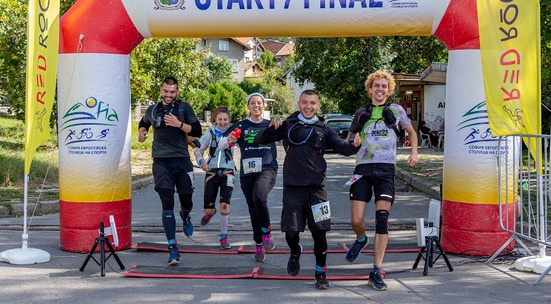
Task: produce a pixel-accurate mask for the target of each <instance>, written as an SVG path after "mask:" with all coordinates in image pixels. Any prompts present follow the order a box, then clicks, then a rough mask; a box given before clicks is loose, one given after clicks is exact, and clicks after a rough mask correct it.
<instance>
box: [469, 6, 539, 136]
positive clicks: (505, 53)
mask: <svg viewBox="0 0 551 304" xmlns="http://www.w3.org/2000/svg"><path fill="white" fill-rule="evenodd" d="M476 3H477V9H478V29H479V34H480V53H481V56H482V72H483V76H484V89H485V93H486V106H487V110H488V121H489V123H490V128H491V132H492V135H493V136H505V135H511V134H541V74H540V67H541V57H540V56H541V54H540V52H541V51H540V49H541V48H540V5H539V0H508V1H495V0H479V1H476Z"/></svg>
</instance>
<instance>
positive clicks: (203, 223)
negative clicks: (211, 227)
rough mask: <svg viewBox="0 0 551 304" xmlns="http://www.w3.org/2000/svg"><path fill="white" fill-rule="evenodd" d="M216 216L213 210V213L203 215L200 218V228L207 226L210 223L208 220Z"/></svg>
mask: <svg viewBox="0 0 551 304" xmlns="http://www.w3.org/2000/svg"><path fill="white" fill-rule="evenodd" d="M215 214H216V209H214V213H213V214H208V213H205V215H203V217H202V218H201V226H205V225H206V224H208V223H209V222H210V219H211V218H212V217H213V216H214V215H215Z"/></svg>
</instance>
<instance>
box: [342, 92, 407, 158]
mask: <svg viewBox="0 0 551 304" xmlns="http://www.w3.org/2000/svg"><path fill="white" fill-rule="evenodd" d="M383 108H384V107H383V106H379V107H375V106H374V107H373V112H372V114H371V118H370V119H369V120H368V121H367V122H366V123H365V125H364V126H363V128H362V129H361V130H360V135H361V138H362V145H361V147H360V149H359V150H358V152H357V153H356V165H361V164H373V163H385V164H396V141H397V140H396V139H397V134H396V132H395V131H394V130H393V129H392V128H389V127H387V125H386V124H385V122H384V121H383V120H382V115H383ZM389 108H390V109H391V110H392V112H393V113H394V116H395V117H396V126H398V125H400V126H402V127H403V128H406V127H407V126H409V124H410V123H411V119H409V117H408V116H407V114H406V111H405V110H404V108H402V107H401V106H400V105H398V104H395V103H391V104H390V105H389ZM359 114H360V111H356V114H354V121H353V122H352V125H351V126H350V130H357V129H358V128H359V126H358V119H357V116H358V115H359Z"/></svg>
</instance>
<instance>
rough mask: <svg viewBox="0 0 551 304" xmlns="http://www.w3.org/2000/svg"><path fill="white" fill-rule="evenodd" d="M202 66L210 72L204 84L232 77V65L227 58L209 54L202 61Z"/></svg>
mask: <svg viewBox="0 0 551 304" xmlns="http://www.w3.org/2000/svg"><path fill="white" fill-rule="evenodd" d="M201 68H202V69H206V70H207V72H208V76H207V77H205V78H204V79H203V86H207V85H208V84H209V83H217V82H220V81H224V80H231V79H232V74H233V73H232V66H231V63H230V62H229V61H228V59H227V58H224V57H218V56H214V55H210V56H207V58H206V59H205V60H203V62H202V63H201Z"/></svg>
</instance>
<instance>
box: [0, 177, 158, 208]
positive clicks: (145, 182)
mask: <svg viewBox="0 0 551 304" xmlns="http://www.w3.org/2000/svg"><path fill="white" fill-rule="evenodd" d="M152 183H153V176H150V177H145V178H142V179H139V180H136V181H133V182H132V191H134V190H137V189H142V188H144V187H147V186H149V185H150V184H152ZM23 205H24V203H23V202H20V203H11V206H12V207H11V208H8V207H6V206H3V205H0V218H3V217H18V216H23ZM35 206H36V203H28V204H27V212H32V211H33V210H34V211H35V213H37V214H51V213H58V212H59V200H55V201H42V202H40V203H38V206H36V210H35Z"/></svg>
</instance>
